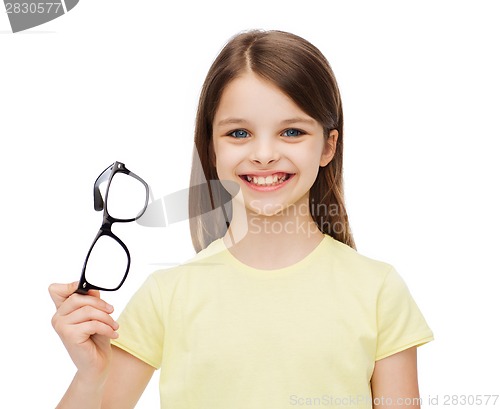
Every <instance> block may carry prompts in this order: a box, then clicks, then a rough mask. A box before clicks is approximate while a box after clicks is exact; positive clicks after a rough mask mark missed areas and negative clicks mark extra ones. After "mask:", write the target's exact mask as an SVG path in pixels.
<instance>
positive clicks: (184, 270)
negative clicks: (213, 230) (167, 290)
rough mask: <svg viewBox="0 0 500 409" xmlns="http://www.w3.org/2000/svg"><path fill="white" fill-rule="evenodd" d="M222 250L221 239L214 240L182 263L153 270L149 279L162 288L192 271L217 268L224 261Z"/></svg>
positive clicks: (223, 248)
mask: <svg viewBox="0 0 500 409" xmlns="http://www.w3.org/2000/svg"><path fill="white" fill-rule="evenodd" d="M224 250H225V247H224V245H223V243H222V240H221V239H218V240H215V241H214V242H212V243H211V244H210V245H209V246H208V247H206V248H205V249H203V250H201V251H200V252H199V253H197V254H196V255H194V256H193V257H192V258H190V259H189V260H187V261H185V262H184V263H182V264H179V265H177V266H175V267H170V268H166V269H161V270H157V271H155V272H153V273H152V274H151V277H150V280H152V281H155V282H156V283H157V285H159V286H161V287H162V288H163V287H164V286H165V285H168V286H173V285H176V284H178V283H179V281H180V280H181V279H185V278H187V277H189V276H192V275H193V274H194V273H198V272H200V271H203V272H204V273H208V272H209V271H210V270H214V269H217V267H220V266H221V265H222V264H223V263H224V260H223V256H224Z"/></svg>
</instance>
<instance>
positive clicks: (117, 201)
mask: <svg viewBox="0 0 500 409" xmlns="http://www.w3.org/2000/svg"><path fill="white" fill-rule="evenodd" d="M108 183H109V182H108ZM108 183H103V184H102V185H101V186H99V190H101V194H102V195H103V197H104V195H105V193H106V188H107V185H108ZM146 199H147V191H146V187H145V186H144V184H143V183H141V182H140V181H139V180H137V179H136V178H134V177H132V176H130V175H127V174H125V173H115V175H114V176H113V178H112V179H111V182H110V185H109V190H108V197H107V199H106V207H107V210H108V214H109V215H110V216H111V217H113V218H115V219H118V220H124V219H133V218H135V217H137V215H138V214H139V213H141V212H142V211H143V210H144V206H145V205H146Z"/></svg>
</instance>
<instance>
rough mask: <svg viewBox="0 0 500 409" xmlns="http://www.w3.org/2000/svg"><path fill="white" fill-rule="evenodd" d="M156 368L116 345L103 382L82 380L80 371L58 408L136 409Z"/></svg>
mask: <svg viewBox="0 0 500 409" xmlns="http://www.w3.org/2000/svg"><path fill="white" fill-rule="evenodd" d="M154 370H155V369H154V368H153V367H152V366H150V365H148V364H146V363H144V362H143V361H141V360H140V359H137V358H136V357H134V356H133V355H130V354H129V353H128V352H125V351H123V350H121V349H120V348H117V347H114V346H113V347H112V354H111V364H110V368H109V375H108V376H107V378H106V379H105V380H104V382H100V381H92V380H86V379H83V377H82V376H80V374H79V373H78V372H77V374H76V375H75V377H74V378H73V382H72V383H71V385H70V386H69V388H68V390H67V391H66V394H65V395H64V397H63V398H62V399H61V402H60V403H59V405H58V406H57V408H58V409H63V408H75V409H77V408H82V409H83V408H100V409H101V408H102V409H128V408H134V407H135V405H136V404H137V402H138V401H139V398H140V397H141V395H142V393H143V392H144V389H145V388H146V386H147V384H148V382H149V380H150V379H151V376H152V375H153V373H154Z"/></svg>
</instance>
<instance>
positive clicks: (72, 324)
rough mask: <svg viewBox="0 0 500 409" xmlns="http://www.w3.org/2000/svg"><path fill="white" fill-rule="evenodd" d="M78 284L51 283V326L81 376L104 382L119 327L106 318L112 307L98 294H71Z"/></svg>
mask: <svg viewBox="0 0 500 409" xmlns="http://www.w3.org/2000/svg"><path fill="white" fill-rule="evenodd" d="M77 287H78V282H75V283H71V284H51V285H50V287H49V293H50V296H51V297H52V301H54V304H55V306H56V308H57V311H56V313H55V314H54V316H53V317H52V326H53V327H54V329H55V331H56V332H57V334H58V335H59V337H60V338H61V340H62V342H63V344H64V346H65V347H66V349H67V351H68V353H69V355H70V357H71V359H72V360H73V362H74V364H75V365H76V367H77V369H78V373H79V375H80V377H82V378H85V379H87V380H88V381H90V382H103V381H104V380H105V378H106V376H107V373H108V370H109V366H110V360H111V345H110V342H109V340H110V339H116V338H118V334H117V333H116V330H117V329H118V324H117V323H116V322H115V321H114V320H113V318H112V317H111V316H110V315H109V314H110V313H112V312H113V307H112V306H111V305H109V304H107V303H106V302H105V301H104V300H101V298H100V295H99V292H98V291H93V290H91V291H89V293H88V295H81V294H74V292H75V291H76V289H77Z"/></svg>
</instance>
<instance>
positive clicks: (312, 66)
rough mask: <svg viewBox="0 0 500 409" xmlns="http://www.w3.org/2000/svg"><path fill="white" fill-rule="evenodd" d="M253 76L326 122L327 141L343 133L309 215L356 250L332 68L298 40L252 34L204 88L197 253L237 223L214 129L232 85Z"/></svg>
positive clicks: (230, 50) (195, 186)
mask: <svg viewBox="0 0 500 409" xmlns="http://www.w3.org/2000/svg"><path fill="white" fill-rule="evenodd" d="M248 71H251V72H253V73H255V74H257V75H259V76H261V77H262V78H263V79H265V80H268V81H270V82H271V83H273V84H274V85H276V86H277V87H278V88H279V89H280V90H281V91H282V92H283V93H285V94H286V95H288V96H289V97H290V98H291V99H292V100H293V101H294V102H295V103H296V104H297V106H299V107H300V108H301V109H302V110H303V111H304V112H305V113H306V114H308V115H309V116H310V117H312V118H314V119H315V120H316V121H318V123H320V124H321V126H322V127H323V131H324V136H325V139H326V138H327V137H328V136H329V134H330V132H331V131H332V130H334V129H336V130H337V132H338V138H337V145H336V150H335V155H334V157H333V160H332V161H331V162H330V163H329V164H328V165H326V166H324V167H320V168H319V172H318V176H317V177H316V180H315V182H314V184H313V186H312V187H311V189H310V194H309V210H310V213H311V216H312V218H313V220H314V222H315V223H316V225H317V226H318V228H319V229H320V230H321V231H322V232H323V233H326V234H328V235H330V236H332V237H333V238H334V239H336V240H339V241H341V242H343V243H345V244H347V245H348V246H350V247H352V248H356V247H355V244H354V239H353V237H352V233H351V229H350V227H349V220H348V217H347V211H346V208H345V203H344V188H343V176H342V157H343V125H344V123H343V122H344V119H343V112H342V101H341V98H340V92H339V89H338V86H337V81H336V79H335V76H334V74H333V71H332V69H331V67H330V64H329V63H328V61H327V60H326V58H325V57H324V56H323V54H322V53H321V52H320V51H319V50H318V49H317V48H316V47H315V46H314V45H312V44H311V43H309V42H308V41H306V40H304V39H303V38H301V37H299V36H297V35H294V34H291V33H287V32H283V31H261V30H252V31H248V32H243V33H240V34H238V35H236V36H234V37H233V38H232V39H231V40H230V41H229V42H228V43H227V44H226V45H225V46H224V48H223V49H222V50H221V52H220V53H219V55H218V56H217V58H216V59H215V61H214V62H213V64H212V66H211V67H210V69H209V71H208V74H207V77H206V79H205V82H204V84H203V87H202V90H201V94H200V101H199V105H198V112H197V116H196V127H195V136H194V150H193V166H192V169H191V181H190V195H189V216H190V219H189V220H190V229H191V239H192V241H193V246H194V248H195V250H196V251H197V252H199V251H200V250H202V249H204V248H205V247H206V246H208V245H209V244H210V243H211V242H212V241H214V240H215V239H218V238H220V237H223V236H224V234H225V233H226V231H227V228H228V226H229V223H230V221H231V216H232V212H231V206H230V200H231V195H230V193H229V192H227V191H226V190H225V189H224V187H223V186H222V184H221V183H220V182H218V181H219V179H218V177H217V172H216V169H215V158H214V151H213V141H212V123H213V120H214V117H215V113H216V110H217V107H218V105H219V101H220V100H221V96H222V92H223V91H224V89H225V87H226V86H227V85H228V84H229V83H230V82H231V81H232V80H233V79H235V78H236V77H238V76H239V75H241V74H243V73H244V72H248ZM207 182H208V183H207Z"/></svg>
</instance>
